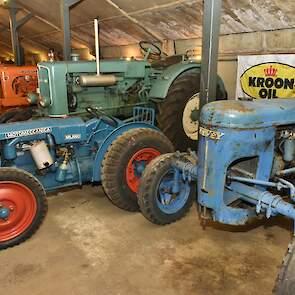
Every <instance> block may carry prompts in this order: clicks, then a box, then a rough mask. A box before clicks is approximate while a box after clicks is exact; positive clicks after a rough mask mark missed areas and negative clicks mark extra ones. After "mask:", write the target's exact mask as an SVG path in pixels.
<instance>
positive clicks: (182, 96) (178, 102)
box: [157, 71, 227, 151]
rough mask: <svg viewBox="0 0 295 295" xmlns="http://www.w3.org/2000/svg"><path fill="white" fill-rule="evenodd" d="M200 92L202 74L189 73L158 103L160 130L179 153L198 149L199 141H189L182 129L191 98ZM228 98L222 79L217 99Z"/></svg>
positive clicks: (174, 84) (173, 84)
mask: <svg viewBox="0 0 295 295" xmlns="http://www.w3.org/2000/svg"><path fill="white" fill-rule="evenodd" d="M199 92H200V73H199V72H196V71H187V72H184V73H183V74H181V75H180V76H178V77H177V78H176V79H175V81H174V82H173V83H172V85H171V87H170V89H169V91H168V94H167V96H166V98H165V99H164V100H163V102H160V103H158V115H157V122H158V126H159V128H160V129H161V130H162V131H163V133H164V134H165V135H166V136H167V137H168V138H169V139H170V140H171V142H172V143H173V144H174V146H175V148H176V149H177V150H179V151H186V150H187V149H188V148H191V149H193V150H196V149H197V141H193V140H191V139H189V138H188V137H187V136H186V134H185V132H184V129H183V127H182V115H183V111H184V108H185V106H186V104H187V102H188V101H189V100H190V98H191V97H192V96H193V95H195V94H197V93H199ZM226 98H227V93H226V91H225V89H224V86H223V85H222V81H221V79H219V82H218V84H217V99H218V100H222V99H226Z"/></svg>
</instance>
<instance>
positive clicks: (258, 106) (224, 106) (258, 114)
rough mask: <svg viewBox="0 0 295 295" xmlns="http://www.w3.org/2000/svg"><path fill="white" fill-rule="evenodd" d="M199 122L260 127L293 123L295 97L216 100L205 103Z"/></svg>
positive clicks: (243, 127) (214, 124) (209, 124)
mask: <svg viewBox="0 0 295 295" xmlns="http://www.w3.org/2000/svg"><path fill="white" fill-rule="evenodd" d="M200 121H201V124H203V125H206V126H212V127H225V128H239V129H250V128H262V127H271V126H279V125H287V124H293V123H295V99H272V100H264V99H261V100H255V101H238V100H228V101H217V102H212V103H209V104H207V105H205V106H204V107H203V109H202V112H201V119H200Z"/></svg>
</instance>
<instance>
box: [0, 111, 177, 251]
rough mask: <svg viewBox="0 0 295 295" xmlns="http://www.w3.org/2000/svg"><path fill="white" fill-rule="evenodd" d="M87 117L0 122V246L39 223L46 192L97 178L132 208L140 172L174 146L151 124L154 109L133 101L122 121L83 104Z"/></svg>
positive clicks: (120, 204) (123, 204) (21, 236)
mask: <svg viewBox="0 0 295 295" xmlns="http://www.w3.org/2000/svg"><path fill="white" fill-rule="evenodd" d="M86 110H87V112H88V113H90V116H91V118H90V119H89V120H87V121H84V120H82V119H81V118H79V117H67V118H55V119H43V120H33V121H26V122H19V123H7V124H1V126H0V155H1V158H0V249H5V248H8V247H12V246H14V245H17V244H19V243H21V242H23V241H25V240H26V239H28V238H29V237H30V236H31V235H32V234H34V232H35V231H36V230H37V229H38V227H39V225H40V224H41V222H42V220H43V218H44V216H45V213H46V210H47V205H46V199H45V195H46V192H55V191H58V190H59V189H64V188H66V187H72V186H81V185H82V184H83V183H89V182H91V183H97V182H101V183H102V185H103V188H104V190H105V192H106V194H107V196H108V197H109V199H110V200H111V201H112V202H113V203H114V204H115V205H117V206H118V207H120V208H122V209H126V210H130V211H135V210H138V204H137V196H136V193H137V190H138V184H139V179H140V176H141V174H142V172H143V170H144V168H145V166H146V165H147V163H148V162H150V161H151V160H152V159H153V158H155V157H156V156H158V155H160V154H162V153H167V152H172V151H173V145H172V143H171V142H170V141H169V139H167V138H166V137H165V136H164V135H163V134H162V133H161V132H159V131H158V129H157V128H156V127H154V125H153V124H152V123H153V122H154V110H153V109H148V108H141V107H137V108H135V109H134V114H133V121H132V122H123V121H121V120H118V119H116V118H113V117H111V116H107V115H105V114H103V113H101V111H99V110H98V109H97V108H93V107H88V108H87V109H86Z"/></svg>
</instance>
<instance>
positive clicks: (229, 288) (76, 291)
mask: <svg viewBox="0 0 295 295" xmlns="http://www.w3.org/2000/svg"><path fill="white" fill-rule="evenodd" d="M290 228H291V223H290V222H288V221H286V220H285V219H283V218H281V219H276V220H273V221H271V222H268V224H267V226H266V227H265V226H262V225H259V226H256V227H253V228H252V229H249V230H247V231H237V232H233V229H229V228H226V229H225V228H221V227H216V226H209V227H207V228H206V230H205V231H204V230H203V229H202V227H201V226H200V222H199V219H198V217H197V214H196V211H195V208H193V209H192V210H191V212H190V214H189V215H188V216H187V217H186V218H184V219H183V220H181V221H180V222H178V223H175V224H173V225H170V226H166V227H160V226H156V225H153V224H151V223H149V222H148V221H147V220H145V218H143V217H142V216H141V214H140V213H129V212H124V211H122V210H120V209H117V208H116V207H114V206H113V205H112V204H111V203H110V202H109V201H108V199H107V198H106V197H105V195H104V193H103V192H102V190H101V187H91V186H85V187H84V188H83V190H79V189H77V190H74V191H70V192H66V193H59V194H58V196H53V197H50V198H49V212H48V214H47V217H46V219H45V222H44V223H43V225H42V226H41V228H40V229H39V231H38V232H37V233H36V234H35V235H34V236H33V237H32V238H31V239H30V240H29V241H27V242H25V243H24V244H22V245H20V246H18V247H15V248H12V249H8V250H5V251H2V252H1V254H0V265H1V274H0V286H1V290H2V291H4V292H5V293H7V294H10V295H37V294H38V295H39V294H40V295H41V294H46V295H47V294H55V295H59V294H66V295H82V294H83V295H84V294H87V295H88V294H89V295H104V294H107V295H112V294H118V295H119V294H120V295H127V294H128V295H133V294H134V295H141V294H142V295H143V294H153V295H158V294H159V295H163V294H165V295H170V294H171V295H182V294H185V295H189V294H194V295H219V294H226V295H237V294H239V295H246V294H258V293H259V294H260V295H264V294H265V295H266V294H271V290H272V288H273V284H274V280H275V278H276V275H277V271H278V267H279V266H280V264H281V260H282V257H283V255H284V253H285V251H286V248H287V245H288V243H289V241H290V234H289V232H290ZM230 230H231V231H230Z"/></svg>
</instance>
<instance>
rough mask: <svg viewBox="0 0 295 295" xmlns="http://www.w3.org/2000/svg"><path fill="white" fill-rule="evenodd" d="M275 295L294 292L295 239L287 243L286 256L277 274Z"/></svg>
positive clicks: (292, 294)
mask: <svg viewBox="0 0 295 295" xmlns="http://www.w3.org/2000/svg"><path fill="white" fill-rule="evenodd" d="M274 294H275V295H294V294H295V239H294V240H293V242H292V243H291V244H290V245H289V247H288V251H287V254H286V256H285V257H284V260H283V264H282V267H281V270H280V273H279V275H278V278H277V281H276V286H275V289H274Z"/></svg>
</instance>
